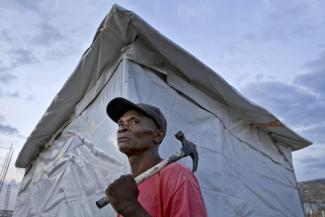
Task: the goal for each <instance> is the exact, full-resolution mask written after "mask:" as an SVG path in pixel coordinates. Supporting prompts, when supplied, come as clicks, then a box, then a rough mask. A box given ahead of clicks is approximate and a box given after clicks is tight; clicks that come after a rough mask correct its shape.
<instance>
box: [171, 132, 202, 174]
mask: <svg viewBox="0 0 325 217" xmlns="http://www.w3.org/2000/svg"><path fill="white" fill-rule="evenodd" d="M175 137H176V139H178V140H180V141H181V143H182V148H181V152H183V154H184V156H190V157H191V158H192V161H193V167H192V171H193V172H195V171H196V170H197V165H198V162H199V155H198V153H197V150H196V145H194V144H193V143H192V142H191V141H189V140H187V139H186V138H185V136H184V133H183V132H182V131H178V133H176V134H175Z"/></svg>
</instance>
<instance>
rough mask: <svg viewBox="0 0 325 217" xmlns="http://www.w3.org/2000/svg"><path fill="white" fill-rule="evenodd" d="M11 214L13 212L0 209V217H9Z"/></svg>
mask: <svg viewBox="0 0 325 217" xmlns="http://www.w3.org/2000/svg"><path fill="white" fill-rule="evenodd" d="M13 212H14V211H13V210H3V209H0V217H11V216H12V214H13Z"/></svg>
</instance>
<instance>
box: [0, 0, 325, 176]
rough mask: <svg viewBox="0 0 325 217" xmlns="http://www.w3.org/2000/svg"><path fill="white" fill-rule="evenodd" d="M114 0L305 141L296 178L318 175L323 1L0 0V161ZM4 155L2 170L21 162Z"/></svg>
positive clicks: (324, 141) (322, 150) (18, 142)
mask: <svg viewBox="0 0 325 217" xmlns="http://www.w3.org/2000/svg"><path fill="white" fill-rule="evenodd" d="M114 3H117V4H119V5H121V6H123V7H125V8H127V9H129V10H132V11H134V12H136V13H137V14H138V15H140V16H141V17H142V18H143V19H144V20H146V21H147V22H149V23H150V24H151V25H152V26H153V27H154V28H156V29H157V30H158V31H160V32H161V33H162V34H164V35H165V36H167V37H168V38H170V39H171V40H173V41H174V42H175V43H177V44H178V45H180V46H181V47H183V48H184V49H186V50H187V51H189V52H190V53H192V54H193V55H194V56H196V57H197V58H198V59H200V60H201V61H202V62H203V63H205V64H206V65H208V66H209V67H210V68H212V69H213V70H215V71H216V72H217V73H218V74H220V75H221V76H222V77H223V78H224V79H225V80H226V81H227V82H229V83H230V84H231V85H232V86H233V87H235V88H236V89H237V90H239V91H240V92H241V93H242V94H243V95H244V96H246V97H247V98H249V99H250V100H251V101H253V102H255V103H257V104H259V105H262V106H263V107H265V108H267V109H268V110H269V111H271V112H272V113H273V114H275V115H276V116H277V117H279V118H280V120H282V121H283V122H284V123H285V124H286V125H287V126H289V127H290V128H292V129H293V130H295V131H296V132H298V133H300V134H301V135H303V136H305V137H306V138H308V139H309V140H311V141H313V142H314V145H312V146H310V147H308V148H305V149H303V150H300V151H297V152H295V153H294V154H293V163H294V167H295V169H296V174H297V179H298V180H300V181H302V180H309V179H315V178H321V177H323V178H324V177H325V161H324V159H325V133H324V132H325V112H324V111H325V41H324V38H325V2H324V1H321V0H308V1H306V0H301V1H299V0H292V1H281V0H272V1H271V0H247V1H239V0H237V1H235V0H228V1H224V0H223V1H216V0H214V1H204V0H201V1H194V0H187V1H185V0H184V1H177V0H174V1H168V0H165V1H154V0H152V1H144V0H137V1H134V0H133V1H132V0H130V1H127V0H124V1H108V0H106V1H99V0H98V1H90V0H89V1H88V0H78V1H77V0H71V1H63V0H61V1H60V0H56V1H53V0H51V1H50V0H42V1H41V0H2V1H1V2H0V47H1V50H0V104H1V110H0V160H1V163H2V161H3V159H4V156H5V155H6V153H7V151H8V149H7V147H9V146H10V144H11V143H12V144H13V145H14V148H15V154H14V158H16V157H17V154H18V152H19V150H20V149H21V147H22V145H23V143H24V142H25V140H26V137H27V136H28V135H29V134H30V133H31V131H32V130H33V128H34V127H35V125H36V124H37V122H38V120H39V119H40V118H41V117H42V115H43V113H44V112H45V110H46V108H47V107H48V106H49V104H50V102H51V101H52V99H53V98H54V96H55V95H56V93H57V92H58V91H59V89H60V88H61V87H62V85H63V84H64V82H65V81H66V79H67V78H68V77H69V75H70V74H71V72H72V71H73V69H74V67H76V65H77V64H78V61H79V59H80V57H81V55H82V53H83V51H84V50H85V49H86V48H87V47H88V46H89V45H90V44H91V41H92V39H93V36H94V34H95V32H96V29H97V27H98V25H99V24H100V22H101V20H102V19H103V18H104V16H105V15H106V14H107V13H108V11H109V10H110V8H111V7H112V5H113V4H114ZM14 161H15V159H14V160H13V161H12V165H11V167H10V170H9V173H8V179H10V178H15V179H17V180H19V179H21V177H22V176H23V170H18V169H15V168H14V166H13V163H14Z"/></svg>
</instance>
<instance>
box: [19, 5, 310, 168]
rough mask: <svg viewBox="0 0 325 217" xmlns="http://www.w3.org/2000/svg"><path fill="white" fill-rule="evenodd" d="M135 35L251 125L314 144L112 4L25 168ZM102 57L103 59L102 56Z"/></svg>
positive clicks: (26, 149)
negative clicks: (236, 111) (247, 120)
mask: <svg viewBox="0 0 325 217" xmlns="http://www.w3.org/2000/svg"><path fill="white" fill-rule="evenodd" d="M137 38H141V39H142V40H144V41H145V42H146V46H148V47H150V48H151V49H152V50H155V51H156V52H158V53H159V55H160V56H162V57H163V58H164V60H165V63H164V64H166V65H168V66H169V67H172V68H174V69H175V70H177V71H178V72H180V73H181V74H182V75H183V77H184V78H185V79H186V80H187V81H188V82H189V83H191V84H193V85H194V86H197V87H200V89H201V90H203V91H204V92H205V93H206V94H208V95H209V96H210V97H212V98H213V99H215V100H217V101H219V102H221V103H223V104H225V105H226V106H229V108H234V109H237V110H240V111H242V114H243V115H244V116H246V118H245V119H247V117H248V119H249V120H250V123H251V124H252V125H251V126H252V127H259V128H261V129H263V130H264V131H265V132H266V133H268V134H269V135H270V136H271V137H272V138H274V139H275V140H277V141H281V142H282V143H284V144H287V145H289V146H291V147H292V150H297V149H301V148H303V147H306V146H308V145H310V144H312V143H311V142H310V141H308V140H306V139H304V138H303V137H301V136H299V135H298V134H296V133H295V132H294V131H292V130H291V129H289V128H288V127H286V126H285V125H284V124H283V123H281V122H280V121H279V120H278V119H277V118H276V117H275V116H274V115H272V114H271V113H270V112H268V111H267V110H265V109H264V108H262V107H260V106H258V105H255V104H253V103H252V102H250V101H249V100H248V99H246V98H245V97H243V96H242V95H241V94H240V93H239V92H238V91H236V90H235V89H234V88H233V87H232V86H230V85H229V84H228V83H227V82H226V81H225V80H224V79H223V78H222V77H220V76H219V75H218V74H217V73H216V72H214V71H213V70H212V69H210V68H209V67H207V66H206V65H204V64H203V63H202V62H200V61H199V60H198V59H196V58H195V57H194V56H192V55H191V54H189V53H188V52H186V51H185V50H184V49H182V48H181V47H179V46H178V45H176V44H175V43H173V42H172V41H170V40H169V39H167V38H166V37H164V36H163V35H162V34H160V33H159V32H158V31H156V30H155V29H154V28H153V27H151V26H150V25H149V24H148V23H146V22H145V21H144V20H142V19H141V18H140V17H139V16H137V15H136V14H135V13H133V12H131V11H128V10H125V9H124V8H122V7H120V6H118V5H114V6H113V8H112V9H111V11H110V12H109V14H108V15H107V16H106V17H105V18H104V20H103V22H102V23H101V25H100V26H99V28H98V30H97V32H96V34H95V37H94V40H93V43H92V44H91V46H90V47H89V48H88V49H87V50H86V52H85V53H84V54H83V56H82V58H81V61H80V62H79V64H78V66H77V68H76V69H75V70H74V72H73V73H72V75H71V76H70V78H69V79H68V80H67V81H66V83H65V84H64V86H63V87H62V89H61V90H60V92H59V93H58V94H57V96H56V97H55V98H54V100H53V101H52V103H51V105H50V106H49V108H48V109H47V111H46V112H45V114H44V116H43V117H42V118H41V120H40V121H39V123H38V124H37V126H36V127H35V129H34V130H33V131H32V133H31V135H30V136H29V137H28V138H27V141H26V143H25V144H24V146H23V148H22V150H21V151H20V153H19V155H18V158H17V161H16V167H21V168H26V167H27V166H28V165H29V164H30V163H31V161H32V160H33V159H35V158H36V157H37V155H38V153H39V152H40V151H41V150H42V149H43V148H44V147H45V145H46V144H47V143H48V142H49V141H50V140H51V139H52V138H53V135H55V134H56V133H57V132H58V130H59V129H60V128H62V126H63V125H65V124H66V123H67V122H68V121H69V120H71V119H72V118H73V117H74V116H75V115H76V112H75V111H76V110H75V107H76V105H77V104H78V103H79V101H80V100H81V99H82V98H83V96H84V95H85V94H86V93H87V91H88V90H89V89H90V88H92V87H93V86H94V85H95V84H96V82H97V81H98V79H99V77H100V75H101V73H102V72H103V69H104V68H105V67H107V66H109V65H111V64H113V63H114V62H115V61H116V60H117V59H118V58H119V57H120V55H121V53H122V52H123V48H124V47H126V46H128V45H130V44H131V43H132V42H134V41H135V40H136V39H137ZM103 57H104V58H103Z"/></svg>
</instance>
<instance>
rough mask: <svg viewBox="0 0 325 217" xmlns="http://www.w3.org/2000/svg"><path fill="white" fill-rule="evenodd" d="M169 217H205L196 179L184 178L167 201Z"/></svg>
mask: <svg viewBox="0 0 325 217" xmlns="http://www.w3.org/2000/svg"><path fill="white" fill-rule="evenodd" d="M167 210H168V212H169V213H168V216H169V217H207V213H206V209H205V205H204V202H203V198H202V195H201V192H200V189H199V186H198V183H197V182H196V180H194V178H193V180H185V181H184V182H183V183H182V184H181V185H180V186H178V189H177V190H176V191H175V192H174V194H173V195H172V196H171V198H170V200H169V201H168V208H167Z"/></svg>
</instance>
